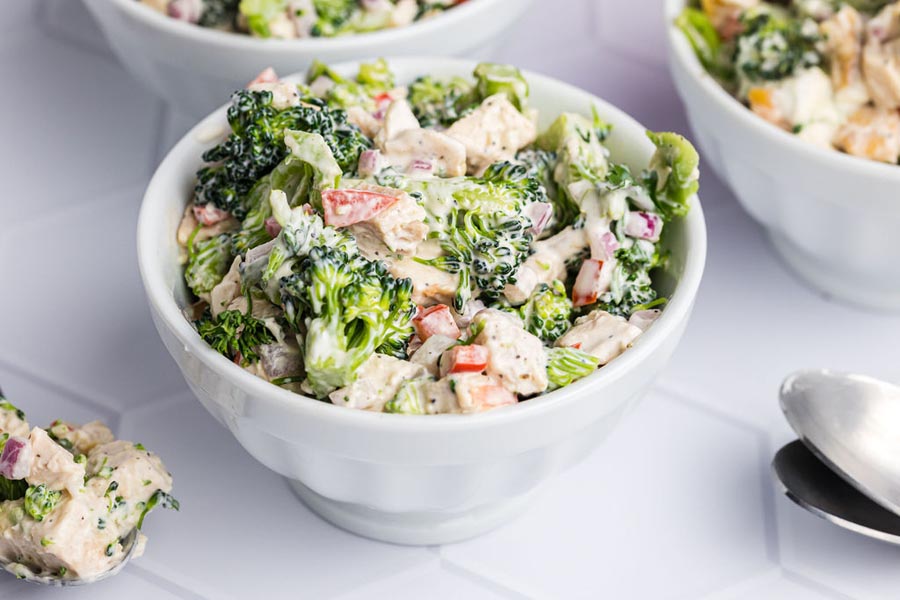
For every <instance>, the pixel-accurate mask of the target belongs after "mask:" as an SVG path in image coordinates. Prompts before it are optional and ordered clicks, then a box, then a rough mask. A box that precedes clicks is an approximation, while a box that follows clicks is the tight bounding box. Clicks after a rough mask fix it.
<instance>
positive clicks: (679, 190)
mask: <svg viewBox="0 0 900 600" xmlns="http://www.w3.org/2000/svg"><path fill="white" fill-rule="evenodd" d="M647 137H649V138H650V141H652V142H653V144H654V145H655V146H656V153H655V154H654V155H653V157H652V158H651V159H650V164H649V166H648V168H647V171H645V173H644V175H643V180H644V184H645V185H646V186H647V189H648V190H649V191H650V193H651V195H652V197H653V202H654V204H655V205H656V210H657V212H659V214H660V216H662V218H663V219H664V220H666V221H669V220H671V219H673V218H675V217H683V216H684V215H686V214H687V213H688V210H689V209H690V207H689V206H688V200H689V199H690V197H691V196H693V195H694V194H696V193H697V190H698V189H700V182H699V177H700V175H699V170H698V167H699V165H700V156H699V155H698V154H697V150H696V149H695V148H694V146H693V145H692V144H691V143H690V142H689V141H687V139H685V138H684V137H682V136H680V135H678V134H677V133H654V132H652V131H648V132H647Z"/></svg>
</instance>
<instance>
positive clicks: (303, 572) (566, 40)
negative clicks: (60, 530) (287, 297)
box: [0, 0, 900, 600]
mask: <svg viewBox="0 0 900 600" xmlns="http://www.w3.org/2000/svg"><path fill="white" fill-rule="evenodd" d="M510 1H515V0H510ZM661 12H662V7H661V0H602V1H601V0H597V1H596V2H592V1H591V0H539V2H538V3H536V6H535V9H534V11H533V12H532V13H531V14H529V15H528V16H527V17H526V18H525V19H524V20H523V21H522V22H521V23H520V25H519V26H518V28H517V29H516V30H515V31H514V32H513V33H512V34H511V36H510V38H509V39H508V40H507V41H506V42H505V43H504V44H502V45H501V49H500V50H498V51H495V52H491V53H488V54H487V55H486V56H484V58H487V59H492V60H497V61H508V62H515V63H517V64H519V65H521V66H523V67H526V68H529V69H533V70H535V71H538V72H542V73H546V74H549V75H552V76H555V77H557V78H560V79H563V80H566V81H569V82H571V83H574V84H576V85H578V86H581V87H584V88H585V89H588V90H590V91H591V92H594V93H596V94H597V95H599V96H602V97H604V98H606V99H607V100H610V101H612V102H613V103H614V104H617V105H619V106H620V107H622V108H624V109H625V110H626V111H628V112H630V113H631V114H633V115H634V116H635V117H636V118H637V119H638V120H640V121H641V122H643V123H644V124H645V125H647V126H648V127H650V128H652V129H672V130H676V131H683V132H687V133H689V130H688V129H687V125H686V123H685V121H684V115H683V111H682V107H681V105H680V102H679V100H678V98H677V97H676V95H675V91H674V89H673V87H672V84H671V81H670V79H669V75H668V73H667V70H666V64H665V62H666V57H665V48H664V40H663V35H664V34H663V31H664V24H663V22H662V17H661ZM0 82H2V83H0V89H2V93H0V115H2V120H0V140H2V141H0V176H2V177H0V257H2V258H0V282H2V293H0V383H2V386H3V389H4V390H5V391H6V393H7V395H8V397H9V399H10V400H11V401H12V402H14V403H15V404H18V405H20V406H21V407H22V408H24V409H25V410H26V412H28V414H29V416H30V418H31V420H32V421H33V422H34V423H36V424H46V423H48V422H49V421H50V420H51V419H53V418H57V417H61V418H65V419H69V420H73V421H87V420H91V419H94V418H102V419H104V420H106V421H107V422H108V423H109V424H110V425H111V426H112V427H113V428H114V429H115V430H116V432H117V433H118V434H119V435H121V436H123V437H125V438H126V439H132V440H134V441H140V442H143V443H144V444H146V445H147V446H148V447H149V448H152V449H153V450H155V451H157V452H158V453H159V454H161V455H162V457H163V458H164V460H165V462H166V464H167V465H168V467H169V468H170V469H171V471H172V472H173V473H174V475H175V493H176V495H177V497H178V498H179V499H180V500H181V505H182V509H181V512H180V513H162V512H161V511H160V513H159V514H154V515H153V517H152V518H151V519H150V520H149V528H148V533H149V535H150V543H149V545H148V548H147V554H146V556H145V557H144V558H142V559H140V560H139V561H137V562H135V563H133V564H132V565H130V566H129V567H128V568H127V569H126V571H125V572H124V573H123V574H122V575H120V576H119V577H117V578H115V579H113V580H111V581H108V582H104V583H101V584H97V585H96V586H92V587H90V588H82V589H78V590H68V591H66V592H65V593H61V592H59V591H54V590H46V589H43V588H38V587H36V586H30V585H26V584H23V583H21V582H18V581H15V580H13V579H12V577H2V576H0V597H10V598H13V597H14V598H17V599H18V598H22V599H26V598H50V597H54V598H55V597H62V596H65V597H66V598H67V599H69V598H91V599H96V600H103V599H104V598H114V597H118V598H122V597H125V598H128V599H129V600H135V599H142V598H154V599H155V598H159V599H165V598H184V599H188V598H191V599H194V598H208V599H213V598H215V599H218V598H264V597H273V598H275V597H278V598H281V597H284V598H287V597H290V598H315V599H325V598H342V599H350V598H391V599H407V598H408V599H411V600H412V599H415V600H420V599H431V598H447V599H453V598H466V599H481V598H601V597H602V598H653V599H664V598H747V599H751V598H752V599H757V598H776V599H779V598H784V599H788V598H790V599H792V600H793V599H797V600H805V599H808V598H848V597H852V598H897V597H898V595H900V591H898V590H900V568H898V565H900V549H896V548H894V547H891V546H888V545H885V544H882V543H878V542H874V541H870V540H867V539H864V538H861V537H858V536H856V535H854V534H851V533H848V532H845V531H843V530H840V529H838V528H835V527H833V526H831V525H829V524H827V523H825V522H824V521H821V520H818V519H816V518H815V517H813V516H810V515H808V514H806V513H805V512H803V511H801V510H800V509H798V508H796V507H795V506H794V505H792V504H790V503H789V502H788V501H787V500H786V499H784V498H782V497H781V496H780V494H779V493H778V492H777V490H776V489H775V487H774V486H773V485H772V481H771V478H770V471H769V461H770V459H771V457H772V455H773V453H774V451H775V450H776V449H777V448H778V447H780V445H781V444H783V443H785V442H786V441H788V440H790V439H791V438H792V436H791V435H790V432H789V430H788V428H787V427H786V425H785V424H784V422H783V419H782V418H781V414H780V412H779V410H778V405H777V400H776V392H777V389H778V384H779V382H780V381H781V379H782V378H783V377H784V376H785V375H786V374H788V373H789V372H790V371H792V370H794V369H797V368H802V367H815V366H827V367H832V368H838V369H843V370H849V371H859V372H864V373H868V374H871V375H875V376H879V377H883V378H886V379H892V380H894V381H898V380H900V361H898V355H900V353H898V351H897V340H898V339H900V318H898V317H892V316H885V315H877V314H868V313H864V312H860V311H857V310H854V309H851V308H847V307H844V306H841V305H837V304H833V303H831V302H829V301H828V300H826V299H823V298H821V297H819V296H818V295H816V294H815V293H813V292H811V291H810V290H809V289H807V288H806V287H804V286H803V285H801V284H799V283H798V282H797V281H796V280H795V279H794V278H793V277H792V276H791V274H789V273H788V272H787V271H786V269H785V268H784V266H783V265H782V264H781V263H779V262H778V261H777V260H776V259H775V257H774V255H773V253H772V251H771V250H770V249H769V247H768V246H767V244H766V241H765V239H764V235H763V234H762V232H761V231H760V229H759V228H758V227H757V226H756V225H755V224H754V223H753V222H752V221H751V220H750V219H749V217H748V216H747V215H745V214H744V213H743V212H742V211H741V210H740V208H739V207H738V206H737V204H736V202H735V200H734V198H733V196H732V195H731V194H730V193H729V192H727V191H726V190H725V189H724V188H723V186H722V184H721V183H720V182H719V181H718V180H717V179H716V176H715V175H714V174H713V173H712V172H710V171H703V182H702V189H701V196H702V201H703V206H704V209H705V211H706V215H707V220H708V227H709V234H710V247H709V260H708V267H707V273H706V278H705V281H704V284H703V286H702V288H701V292H700V296H699V299H698V302H697V307H696V311H695V315H694V319H693V321H692V323H691V326H690V327H689V330H688V332H687V334H686V336H685V339H684V342H683V343H682V345H681V347H680V350H679V352H678V353H677V356H676V357H675V359H674V360H673V362H672V364H671V366H670V367H669V368H668V370H667V371H666V372H665V374H664V376H663V377H662V379H661V381H660V383H659V385H658V386H657V387H656V389H655V390H654V391H653V392H651V393H650V394H649V395H648V397H647V398H646V399H645V401H644V402H643V403H642V404H641V405H640V406H639V408H638V409H637V410H636V411H635V412H634V413H633V414H631V415H630V417H629V418H628V419H627V420H626V422H625V423H624V424H623V425H622V426H621V427H620V428H619V429H618V430H617V431H616V432H615V433H614V434H613V436H612V437H611V439H610V440H609V441H608V443H606V444H605V445H604V446H602V447H601V448H600V449H598V450H597V451H596V452H595V453H594V454H592V455H591V456H589V457H587V458H586V459H585V461H584V462H583V463H581V464H580V465H579V466H578V467H576V468H574V469H572V470H571V471H569V472H568V473H566V474H565V475H564V476H562V477H560V478H559V479H558V480H555V481H552V482H550V483H549V484H548V485H547V486H546V488H545V489H544V493H543V495H541V496H539V498H538V500H537V502H536V503H535V504H534V506H533V507H532V508H531V510H530V511H529V512H527V513H526V514H525V515H524V516H523V517H522V518H521V519H519V520H518V521H516V522H514V523H512V524H510V525H508V526H506V527H503V528H502V529H500V530H497V531H495V532H493V533H491V534H488V535H485V536H484V537H482V538H479V539H476V540H472V541H469V542H465V543H460V544H455V545H451V546H445V547H434V548H406V547H399V546H390V545H386V544H380V543H376V542H372V541H368V540H364V539H361V538H357V537H354V536H353V535H351V534H348V533H345V532H342V531H339V530H337V529H335V528H333V527H331V526H330V525H328V524H326V523H324V522H323V521H321V520H319V519H318V518H317V517H316V516H314V515H313V514H311V513H310V511H309V510H307V509H306V508H305V507H304V506H302V505H301V504H300V503H299V502H298V501H297V500H296V499H295V498H294V496H293V495H292V494H291V492H290V491H289V489H288V487H287V485H286V484H285V483H284V481H283V480H282V479H281V478H280V477H278V476H277V475H275V474H274V473H272V472H270V471H268V470H266V469H265V468H264V467H262V466H261V465H259V464H257V463H256V462H255V461H253V460H252V459H251V458H250V457H249V456H248V455H247V454H246V453H245V452H244V451H243V450H242V448H241V447H240V446H239V445H238V444H237V442H236V441H234V440H233V439H232V437H231V436H230V435H229V434H228V433H227V432H226V431H225V430H223V429H222V428H221V427H220V426H219V425H217V424H216V423H215V422H214V421H213V419H212V418H211V417H210V416H208V415H207V414H206V413H205V412H204V410H203V409H202V407H201V406H200V405H199V403H198V402H196V401H195V400H194V399H193V398H192V397H191V395H190V393H189V392H188V391H187V389H186V387H185V385H184V383H183V382H182V379H181V377H180V375H179V374H178V372H177V369H176V366H175V364H174V363H173V362H172V361H171V359H170V358H169V356H168V355H167V353H166V352H165V350H164V349H163V347H162V345H161V343H160V342H159V341H158V338H157V335H156V332H155V331H154V329H153V326H152V324H151V322H150V318H149V312H148V309H147V305H146V302H145V299H144V295H143V292H142V289H141V284H140V279H139V276H138V272H137V264H136V260H135V249H134V232H135V221H136V217H137V211H138V206H139V203H140V199H141V195H142V192H143V189H144V187H145V185H146V183H147V181H148V179H149V177H150V175H151V173H152V172H153V169H154V168H155V165H156V164H157V163H158V162H159V160H160V159H161V157H162V156H163V155H164V154H165V152H166V150H167V149H168V148H169V147H171V146H172V145H173V144H174V142H175V141H176V140H177V139H178V138H179V136H180V135H181V134H182V133H183V132H184V131H185V130H186V129H187V128H188V127H189V126H190V125H191V122H190V120H188V119H186V118H184V117H181V116H179V115H177V114H176V113H174V112H173V111H172V110H170V109H169V108H167V107H166V106H164V105H163V103H162V102H160V101H159V100H157V99H155V98H153V97H151V96H149V95H148V94H147V93H145V92H144V91H143V89H142V88H141V87H140V86H139V85H138V84H137V83H136V82H135V81H134V80H132V78H131V77H130V76H129V75H128V74H127V73H126V72H125V71H124V70H123V69H122V68H121V67H120V66H119V65H118V63H117V62H116V60H115V59H114V58H113V57H112V56H111V54H110V52H109V51H108V49H107V47H106V45H105V42H104V40H103V38H102V35H101V34H100V33H99V31H98V30H97V28H96V26H95V25H94V24H93V23H92V22H91V19H90V17H88V16H87V14H86V12H85V10H84V8H83V7H82V6H81V4H80V3H79V2H77V1H76V0H3V2H2V7H0ZM223 100H224V99H223ZM839 251H840V245H839V242H838V241H836V242H835V252H839ZM597 401H598V402H602V401H603V398H597ZM282 594H283V595H282Z"/></svg>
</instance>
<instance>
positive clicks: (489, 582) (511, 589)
mask: <svg viewBox="0 0 900 600" xmlns="http://www.w3.org/2000/svg"><path fill="white" fill-rule="evenodd" d="M438 556H439V558H440V565H441V568H442V569H444V570H445V571H447V572H448V573H453V574H454V575H456V576H458V577H461V578H463V579H465V580H467V581H469V582H470V583H473V584H475V585H477V586H479V587H483V588H486V589H489V590H491V591H492V592H495V593H497V594H500V595H502V596H504V597H506V598H508V599H509V600H543V596H538V595H533V594H529V593H526V592H524V591H522V590H520V589H516V586H515V585H514V584H510V583H509V582H503V583H501V582H500V581H499V580H498V579H496V578H493V577H491V576H490V575H489V574H487V573H482V572H479V571H477V570H475V569H471V568H469V567H466V566H463V565H461V564H459V563H457V562H455V561H453V560H450V559H449V558H447V557H446V556H444V554H443V551H442V550H441V549H440V548H438ZM504 579H505V578H504Z"/></svg>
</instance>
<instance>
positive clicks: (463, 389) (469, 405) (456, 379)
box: [448, 373, 519, 413]
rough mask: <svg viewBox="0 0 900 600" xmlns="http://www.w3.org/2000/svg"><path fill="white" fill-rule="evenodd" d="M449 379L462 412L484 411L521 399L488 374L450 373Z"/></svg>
mask: <svg viewBox="0 0 900 600" xmlns="http://www.w3.org/2000/svg"><path fill="white" fill-rule="evenodd" d="M448 379H450V381H451V382H452V385H451V386H450V387H451V389H453V390H454V392H455V394H456V402H457V405H458V406H459V412H462V413H476V412H484V411H486V410H490V409H492V408H497V407H499V406H505V405H507V404H515V403H516V402H518V401H519V399H518V397H517V396H516V395H515V393H513V392H511V391H510V390H509V389H507V388H506V387H504V386H503V385H501V384H500V383H498V382H497V380H496V379H494V378H493V377H489V376H487V375H481V374H480V373H459V374H455V375H450V377H449V378H448Z"/></svg>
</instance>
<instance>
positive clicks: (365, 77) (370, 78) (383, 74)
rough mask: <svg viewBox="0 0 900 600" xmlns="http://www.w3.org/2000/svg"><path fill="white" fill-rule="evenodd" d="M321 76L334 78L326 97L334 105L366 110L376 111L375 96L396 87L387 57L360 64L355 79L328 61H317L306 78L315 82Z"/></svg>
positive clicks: (330, 104) (328, 102) (325, 94)
mask: <svg viewBox="0 0 900 600" xmlns="http://www.w3.org/2000/svg"><path fill="white" fill-rule="evenodd" d="M319 77H325V78H327V79H330V80H331V84H330V85H329V87H328V88H327V90H326V91H325V93H324V96H323V99H324V100H325V102H326V103H327V104H328V106H331V107H334V108H344V109H346V108H350V107H351V106H358V107H361V108H362V109H363V110H365V111H366V112H374V111H375V109H376V102H375V97H376V96H378V95H380V94H384V93H386V92H388V91H389V90H391V89H392V88H393V87H394V74H393V72H392V71H391V70H390V68H389V67H388V64H387V62H386V61H385V60H384V59H378V60H377V61H375V62H373V63H362V64H360V65H359V72H358V73H357V75H356V78H355V79H348V78H346V77H343V76H342V75H341V74H340V73H338V72H337V71H335V70H334V69H332V68H331V67H329V66H328V65H326V64H325V63H322V62H319V61H314V62H313V64H312V66H311V67H310V68H309V71H307V74H306V81H307V82H308V83H312V82H313V81H315V80H316V79H318V78H319Z"/></svg>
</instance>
